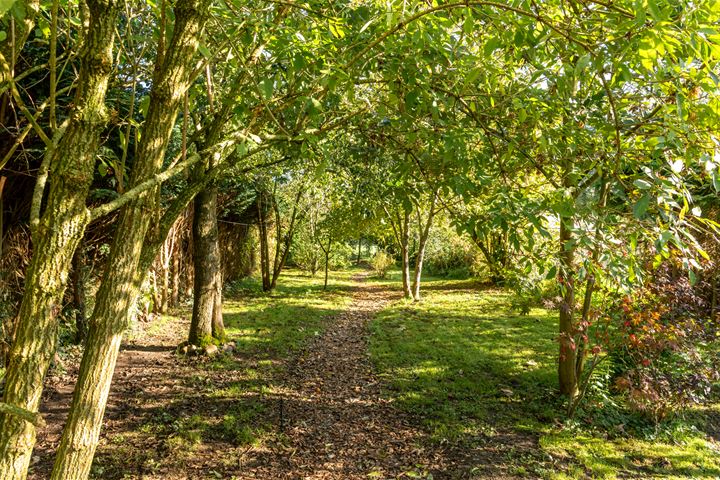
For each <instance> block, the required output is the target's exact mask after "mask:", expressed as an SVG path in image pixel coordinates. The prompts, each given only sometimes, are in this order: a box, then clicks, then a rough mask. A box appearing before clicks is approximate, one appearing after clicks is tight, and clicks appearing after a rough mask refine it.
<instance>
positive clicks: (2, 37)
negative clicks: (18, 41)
mask: <svg viewBox="0 0 720 480" xmlns="http://www.w3.org/2000/svg"><path fill="white" fill-rule="evenodd" d="M6 38H7V32H6V31H5V30H0V42H3V41H5V39H6Z"/></svg>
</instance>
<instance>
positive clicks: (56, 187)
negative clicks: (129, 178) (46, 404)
mask: <svg viewBox="0 0 720 480" xmlns="http://www.w3.org/2000/svg"><path fill="white" fill-rule="evenodd" d="M88 7H89V11H90V15H91V16H90V26H89V30H88V32H87V37H86V41H85V44H84V50H83V53H82V54H81V64H80V78H79V80H78V86H77V92H76V95H75V100H74V102H73V103H74V105H76V107H75V110H74V111H73V112H72V114H71V116H70V118H69V120H68V122H67V124H66V125H65V126H64V128H63V129H61V130H60V132H59V133H58V134H57V135H56V139H55V140H54V142H56V143H55V144H54V147H53V148H50V149H49V150H48V152H46V155H49V158H48V161H49V171H50V177H51V179H52V181H51V182H50V189H49V193H48V196H47V201H46V207H45V211H44V212H43V214H42V215H41V216H40V217H39V222H38V224H37V226H36V227H35V228H34V231H33V243H34V245H33V251H34V254H33V257H32V259H31V261H30V265H29V267H28V270H27V272H26V277H25V292H24V295H23V299H22V303H21V306H20V312H19V319H18V327H17V335H16V337H15V343H14V345H13V348H12V351H11V354H10V361H9V365H8V369H7V378H6V384H5V392H4V397H3V402H5V403H7V404H8V405H10V406H12V407H17V408H21V409H24V410H27V411H30V412H37V409H38V405H39V403H40V395H41V393H42V385H43V379H44V377H45V374H46V373H47V369H48V367H49V365H50V360H51V359H52V357H53V354H54V352H55V342H56V338H57V327H58V322H57V315H58V313H59V312H60V309H61V304H62V296H63V293H64V291H65V287H66V284H67V280H68V277H69V274H70V269H71V263H72V258H73V252H74V251H75V249H76V248H77V246H78V244H79V243H80V240H81V239H82V237H83V234H84V232H85V228H86V227H87V225H88V223H89V221H90V213H89V211H88V209H87V208H86V205H85V201H86V197H87V195H88V191H89V188H90V183H91V182H92V178H93V170H94V168H95V155H96V152H97V149H98V146H99V141H100V133H101V131H102V129H103V128H104V125H105V123H106V118H107V115H106V110H105V94H106V92H107V86H108V79H109V76H110V73H111V65H112V45H113V42H114V32H115V24H116V19H117V15H118V11H119V8H118V2H115V1H103V0H88ZM60 135H62V136H60ZM41 194H42V191H41V190H39V195H38V197H37V198H38V201H39V200H40V199H41ZM38 206H39V204H38ZM34 444H35V427H34V426H33V425H32V424H30V423H29V422H27V421H25V420H22V419H20V418H18V417H16V416H13V415H10V414H7V413H6V414H4V415H3V416H2V419H1V420H0V478H2V479H3V480H14V479H23V478H25V476H26V475H27V469H28V465H29V463H30V457H31V453H32V449H33V446H34Z"/></svg>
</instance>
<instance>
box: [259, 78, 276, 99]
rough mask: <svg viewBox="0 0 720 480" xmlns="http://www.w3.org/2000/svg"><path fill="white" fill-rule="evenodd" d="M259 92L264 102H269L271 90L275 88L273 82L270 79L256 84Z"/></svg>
mask: <svg viewBox="0 0 720 480" xmlns="http://www.w3.org/2000/svg"><path fill="white" fill-rule="evenodd" d="M258 87H260V92H261V93H262V96H263V98H264V99H265V100H269V99H271V98H272V96H273V89H274V88H275V81H274V80H273V79H272V78H264V79H262V80H261V81H260V83H259V84H258Z"/></svg>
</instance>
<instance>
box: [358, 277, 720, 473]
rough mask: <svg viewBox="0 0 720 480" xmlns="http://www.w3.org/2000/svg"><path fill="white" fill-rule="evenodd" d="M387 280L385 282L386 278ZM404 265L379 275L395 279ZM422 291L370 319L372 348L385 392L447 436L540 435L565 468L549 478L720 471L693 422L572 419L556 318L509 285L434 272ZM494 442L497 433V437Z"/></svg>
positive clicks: (460, 439) (718, 452) (714, 450)
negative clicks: (622, 424)
mask: <svg viewBox="0 0 720 480" xmlns="http://www.w3.org/2000/svg"><path fill="white" fill-rule="evenodd" d="M379 282H380V281H379ZM397 282H398V277H397V273H393V275H392V276H391V277H390V278H389V279H388V280H385V281H382V283H385V284H388V285H392V284H394V285H395V288H398V285H397ZM423 293H424V300H423V301H422V302H420V303H412V302H408V301H405V300H401V301H398V302H395V303H393V304H391V305H389V306H388V307H387V308H385V309H384V310H383V311H381V312H380V313H379V314H378V316H377V317H376V319H375V320H374V321H373V323H372V324H371V328H372V337H371V353H372V357H373V359H374V362H375V364H376V366H377V368H378V371H379V372H380V374H381V375H382V377H383V378H384V380H385V382H386V385H387V388H386V393H387V395H388V396H391V397H393V398H394V400H395V402H396V404H397V405H399V406H400V407H401V408H403V409H405V410H407V411H409V412H411V413H413V414H415V415H416V416H417V417H418V418H419V419H421V421H422V422H424V424H425V426H426V427H427V428H428V430H429V431H430V433H431V435H432V437H433V438H434V439H435V440H437V441H440V442H445V441H448V442H453V443H460V444H462V443H473V442H474V441H475V440H476V439H477V438H481V437H485V438H487V437H488V436H490V437H492V435H493V434H494V433H495V432H496V431H497V430H512V431H516V432H525V433H527V434H531V435H535V436H537V438H538V439H539V445H540V448H542V450H543V451H544V452H545V453H544V454H542V455H540V457H542V456H543V455H544V456H545V457H547V455H550V456H552V457H553V458H555V459H559V460H561V462H562V463H563V464H564V465H565V466H564V467H563V468H562V469H561V471H560V469H555V471H553V470H552V469H550V470H548V469H547V468H545V469H541V468H539V469H536V470H534V471H533V470H532V468H531V469H530V471H532V472H533V474H534V475H535V476H537V475H538V474H542V476H544V477H549V478H581V477H583V476H584V475H587V476H589V477H590V478H617V477H624V478H628V477H639V476H644V477H647V478H717V477H720V460H719V459H720V449H719V448H718V444H716V443H712V442H711V441H708V440H706V439H705V438H704V437H703V435H702V434H700V433H699V432H697V433H693V431H692V430H691V429H690V428H688V429H687V431H686V432H685V433H684V434H682V435H677V436H674V437H673V438H666V439H665V441H659V440H655V441H652V440H649V439H648V438H644V439H639V438H629V437H627V436H622V435H617V434H616V435H613V436H612V438H606V437H607V435H606V434H605V432H603V431H602V430H601V429H595V428H592V427H591V425H588V424H586V423H583V422H582V421H576V422H568V421H567V420H566V419H565V417H564V414H563V408H562V403H561V401H560V400H559V399H558V398H557V397H556V394H555V390H556V354H557V344H556V342H555V340H554V339H555V336H556V331H557V318H556V314H555V313H553V312H548V311H546V310H543V309H534V310H532V311H531V312H530V315H528V316H518V315H517V314H516V313H515V312H513V311H511V310H510V306H509V300H510V298H509V295H508V294H507V293H506V292H503V291H500V290H494V289H487V288H483V287H482V286H481V285H478V284H477V283H475V282H473V281H471V280H438V279H431V280H430V281H426V282H425V283H424V292H423ZM490 441H492V439H491V440H490Z"/></svg>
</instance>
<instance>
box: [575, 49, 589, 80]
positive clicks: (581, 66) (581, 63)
mask: <svg viewBox="0 0 720 480" xmlns="http://www.w3.org/2000/svg"><path fill="white" fill-rule="evenodd" d="M590 60H592V57H591V56H590V54H589V53H588V54H587V55H583V56H582V57H580V59H579V60H578V61H577V64H576V65H575V74H576V75H579V74H580V73H582V71H583V70H585V68H587V66H588V65H589V64H590Z"/></svg>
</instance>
